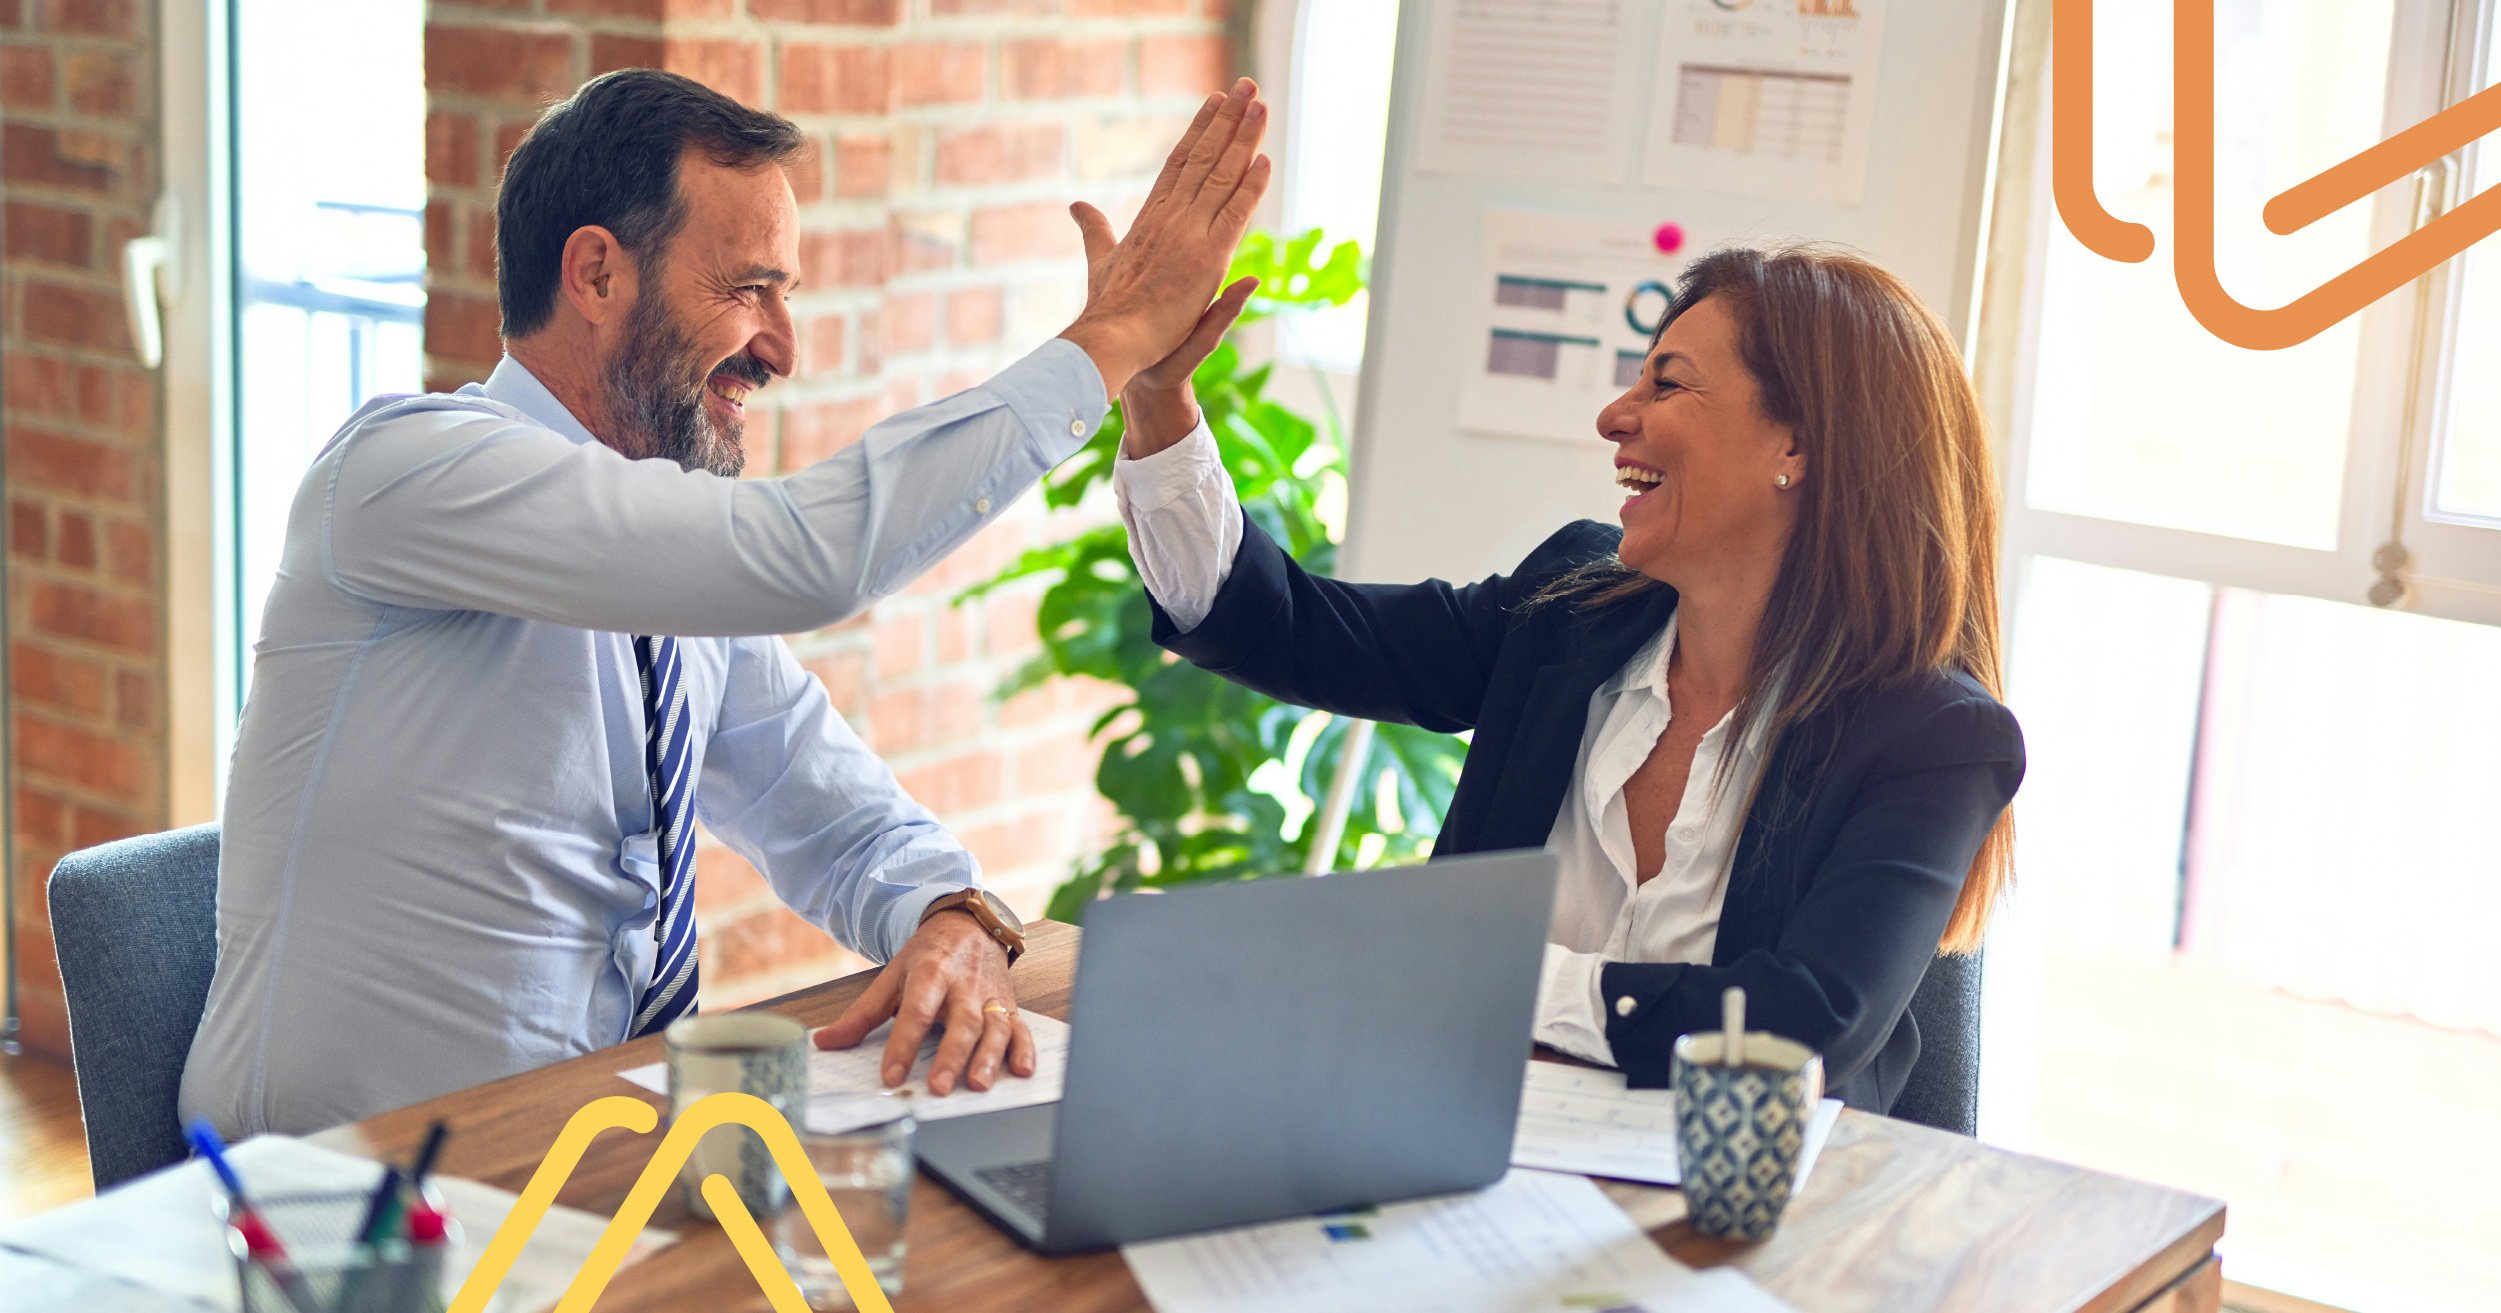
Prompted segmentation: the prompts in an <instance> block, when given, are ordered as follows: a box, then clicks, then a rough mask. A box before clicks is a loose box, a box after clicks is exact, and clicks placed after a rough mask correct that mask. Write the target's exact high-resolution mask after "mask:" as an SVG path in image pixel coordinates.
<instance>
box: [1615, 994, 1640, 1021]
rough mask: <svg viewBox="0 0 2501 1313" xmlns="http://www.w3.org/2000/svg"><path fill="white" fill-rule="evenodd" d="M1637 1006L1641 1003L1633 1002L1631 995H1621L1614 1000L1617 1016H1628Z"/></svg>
mask: <svg viewBox="0 0 2501 1313" xmlns="http://www.w3.org/2000/svg"><path fill="white" fill-rule="evenodd" d="M1639 1006H1641V1005H1640V1004H1638V1003H1635V1002H1633V996H1632V995H1630V994H1625V995H1622V996H1620V997H1618V998H1617V999H1616V1000H1615V1015H1617V1016H1619V1017H1629V1016H1631V1015H1632V1014H1633V1009H1634V1008H1637V1007H1639Z"/></svg>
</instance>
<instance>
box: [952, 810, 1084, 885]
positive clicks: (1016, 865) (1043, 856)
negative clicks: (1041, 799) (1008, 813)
mask: <svg viewBox="0 0 2501 1313" xmlns="http://www.w3.org/2000/svg"><path fill="white" fill-rule="evenodd" d="M1076 828H1077V827H1076V825H1075V823H1074V821H1073V820H1072V811H1071V809H1067V808H1057V809H1044V810H1036V811H1032V812H1028V813H1026V814H1025V815H1022V816H1019V817H1016V818H1014V819H1012V820H1004V821H992V822H989V823H987V824H983V825H970V826H965V827H964V828H962V829H960V830H958V831H957V832H956V837H957V838H958V839H960V840H962V841H963V844H964V847H965V849H966V850H968V851H970V852H971V853H972V855H973V860H975V861H977V862H980V863H981V869H982V871H983V872H984V873H989V872H1000V871H1014V870H1019V869H1025V868H1030V867H1035V866H1062V864H1064V863H1066V862H1067V861H1068V860H1069V859H1070V858H1073V857H1075V856H1076V855H1077V853H1076Z"/></svg>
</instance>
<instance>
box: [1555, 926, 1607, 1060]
mask: <svg viewBox="0 0 2501 1313" xmlns="http://www.w3.org/2000/svg"><path fill="white" fill-rule="evenodd" d="M1605 965H1606V959H1605V958H1603V957H1600V956H1599V955H1598V954H1596V953H1577V952H1574V951H1572V950H1571V949H1568V948H1565V947H1564V946H1563V945H1561V944H1548V945H1546V960H1545V966H1544V968H1543V970H1542V972H1541V974H1540V976H1539V979H1538V986H1537V1028H1536V1032H1535V1037H1536V1040H1537V1042H1538V1043H1540V1044H1543V1045H1545V1046H1546V1047H1547V1048H1550V1049H1559V1050H1561V1051H1563V1052H1565V1053H1569V1054H1571V1055H1572V1056H1573V1057H1576V1058H1585V1059H1587V1060H1589V1061H1591V1062H1600V1063H1604V1064H1606V1065H1607V1066H1610V1067H1612V1066H1614V1065H1615V1046H1613V1045H1611V1044H1609V1043H1607V1026H1606V1009H1605V1007H1604V1005H1603V1004H1602V1002H1601V1001H1600V999H1599V991H1598V971H1599V969H1600V968H1601V967H1604V966H1605Z"/></svg>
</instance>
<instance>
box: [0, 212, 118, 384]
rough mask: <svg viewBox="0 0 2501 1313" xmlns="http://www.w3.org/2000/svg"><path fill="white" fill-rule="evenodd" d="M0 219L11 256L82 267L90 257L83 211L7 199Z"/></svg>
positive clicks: (88, 223)
mask: <svg viewBox="0 0 2501 1313" xmlns="http://www.w3.org/2000/svg"><path fill="white" fill-rule="evenodd" d="M0 223H5V224H6V225H7V227H8V230H9V233H8V238H9V244H8V251H9V258H10V259H11V260H43V261H49V262H50V263H53V264H66V265H76V266H79V267H81V268H84V267H86V266H87V265H88V264H89V263H90V261H92V260H93V258H94V255H95V221H94V220H93V219H91V218H89V217H88V216H87V214H86V213H85V212H83V211H79V210H65V209H62V208H60V207H58V206H54V205H30V204H27V203H24V202H21V201H11V202H9V205H8V211H7V215H6V218H5V219H0ZM10 363H11V364H12V365H14V364H16V363H17V362H16V361H11V362H10ZM12 391H14V389H12Z"/></svg>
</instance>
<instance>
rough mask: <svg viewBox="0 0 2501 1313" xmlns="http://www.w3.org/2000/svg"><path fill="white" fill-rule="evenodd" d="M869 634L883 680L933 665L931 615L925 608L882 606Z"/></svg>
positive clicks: (879, 675)
mask: <svg viewBox="0 0 2501 1313" xmlns="http://www.w3.org/2000/svg"><path fill="white" fill-rule="evenodd" d="M869 634H870V637H869V649H870V650H871V651H873V652H875V653H876V654H877V678H879V679H880V680H889V679H899V678H901V677H903V676H905V675H908V674H911V673H913V672H914V671H916V670H919V669H920V668H921V667H923V666H925V665H927V664H929V617H928V616H927V615H926V614H924V613H922V612H921V611H919V610H917V609H909V610H906V609H901V608H897V607H891V606H890V607H883V608H880V609H879V611H878V615H877V623H876V625H875V627H874V628H872V629H871V630H870V631H869Z"/></svg>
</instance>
